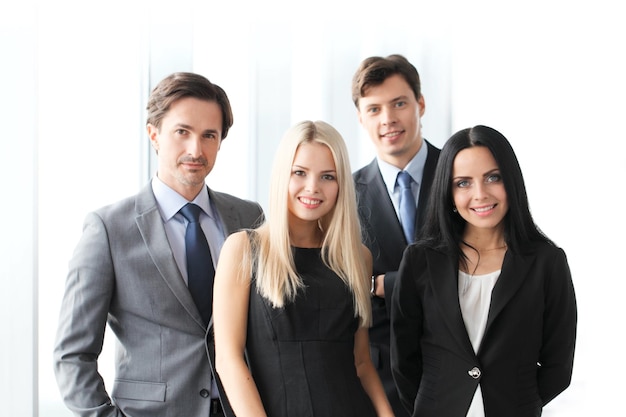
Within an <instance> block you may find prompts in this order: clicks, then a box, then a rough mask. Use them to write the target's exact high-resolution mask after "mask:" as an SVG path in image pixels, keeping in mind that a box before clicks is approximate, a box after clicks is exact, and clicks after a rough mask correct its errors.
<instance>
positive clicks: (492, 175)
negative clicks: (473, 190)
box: [486, 174, 502, 183]
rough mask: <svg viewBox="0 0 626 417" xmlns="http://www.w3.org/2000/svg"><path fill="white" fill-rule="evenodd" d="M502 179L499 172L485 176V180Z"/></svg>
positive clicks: (494, 180) (498, 180)
mask: <svg viewBox="0 0 626 417" xmlns="http://www.w3.org/2000/svg"><path fill="white" fill-rule="evenodd" d="M501 180H502V176H501V175H500V174H491V175H489V176H488V177H487V181H486V182H488V183H489V182H500V181H501Z"/></svg>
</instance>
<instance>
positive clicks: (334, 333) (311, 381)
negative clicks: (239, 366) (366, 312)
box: [247, 248, 376, 417]
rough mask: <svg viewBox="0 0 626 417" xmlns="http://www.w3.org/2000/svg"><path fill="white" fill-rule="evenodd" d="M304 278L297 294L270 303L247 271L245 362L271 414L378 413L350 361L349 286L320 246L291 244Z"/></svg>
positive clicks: (343, 416) (359, 416)
mask: <svg viewBox="0 0 626 417" xmlns="http://www.w3.org/2000/svg"><path fill="white" fill-rule="evenodd" d="M294 255H295V263H296V268H297V271H298V273H299V275H300V276H301V277H302V280H303V282H304V284H305V288H304V290H302V291H300V293H299V294H298V296H297V298H296V300H295V302H293V303H290V304H288V305H286V306H285V307H284V308H281V309H276V308H272V307H271V306H270V305H269V303H268V302H267V300H266V299H264V298H263V297H261V296H260V295H259V293H258V292H257V290H256V283H255V278H254V277H252V285H251V290H250V309H249V313H248V334H247V337H248V339H247V354H248V361H249V366H250V369H251V372H252V376H253V378H254V380H255V383H256V386H257V388H258V390H259V393H260V395H261V400H262V401H263V405H264V407H265V411H266V412H267V414H268V416H270V417H309V416H311V417H312V416H316V417H331V416H337V417H350V416H354V417H368V416H372V417H375V416H376V412H375V411H374V407H373V405H372V403H371V401H370V399H369V397H368V396H367V394H366V393H365V391H364V390H363V387H362V386H361V382H360V380H359V378H358V377H357V374H356V368H355V366H354V353H353V350H354V333H355V332H356V330H357V328H358V324H359V320H358V318H356V317H354V304H353V299H352V294H351V293H350V290H349V289H348V287H347V286H346V285H345V284H344V282H343V281H342V280H341V278H339V277H338V276H337V275H336V274H335V273H334V272H333V271H331V270H330V269H329V268H328V267H327V266H326V265H324V263H323V261H322V258H321V250H320V249H305V248H295V249H294Z"/></svg>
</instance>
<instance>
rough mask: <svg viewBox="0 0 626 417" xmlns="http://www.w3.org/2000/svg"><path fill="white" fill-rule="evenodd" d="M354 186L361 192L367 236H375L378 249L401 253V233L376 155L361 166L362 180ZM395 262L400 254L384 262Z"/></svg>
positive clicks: (368, 237)
mask: <svg viewBox="0 0 626 417" xmlns="http://www.w3.org/2000/svg"><path fill="white" fill-rule="evenodd" d="M357 187H358V189H359V192H358V194H359V196H360V201H359V211H360V212H361V213H362V214H363V215H362V218H363V219H364V223H365V224H364V227H365V228H366V230H368V231H370V232H369V236H367V239H370V240H374V237H376V239H377V240H378V242H377V244H376V245H375V246H377V247H378V248H379V249H380V250H381V252H385V253H386V254H393V256H394V258H395V257H397V256H399V255H398V254H400V255H401V254H402V251H403V250H404V247H405V246H406V244H405V243H404V242H405V238H404V233H403V232H402V226H401V225H400V221H399V220H398V215H397V214H396V211H395V209H394V208H393V203H392V202H391V198H390V197H389V193H388V192H387V188H386V186H385V183H384V181H383V178H382V176H381V175H380V170H379V169H378V164H377V162H376V160H375V159H374V160H373V161H372V162H371V163H370V164H369V165H368V166H367V167H366V168H365V169H364V172H363V177H362V180H358V181H357ZM399 242H402V243H399ZM372 243H374V242H372ZM368 246H370V245H368ZM373 246H374V245H373ZM373 255H374V256H376V254H373ZM381 255H382V254H381ZM385 256H387V255H385ZM398 263H399V258H398V259H397V260H396V259H393V260H388V261H387V262H386V264H392V265H393V264H398Z"/></svg>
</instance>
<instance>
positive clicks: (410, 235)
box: [398, 171, 415, 243]
mask: <svg viewBox="0 0 626 417" xmlns="http://www.w3.org/2000/svg"><path fill="white" fill-rule="evenodd" d="M412 181H413V178H411V175H409V173H408V172H406V171H400V172H399V173H398V185H399V186H400V223H402V230H404V237H405V238H406V241H407V243H412V242H413V239H415V197H413V191H411V182H412Z"/></svg>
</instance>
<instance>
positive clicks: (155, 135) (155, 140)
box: [146, 123, 159, 152]
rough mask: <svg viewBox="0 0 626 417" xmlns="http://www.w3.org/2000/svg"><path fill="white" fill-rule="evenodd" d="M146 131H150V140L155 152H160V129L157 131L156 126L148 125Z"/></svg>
mask: <svg viewBox="0 0 626 417" xmlns="http://www.w3.org/2000/svg"><path fill="white" fill-rule="evenodd" d="M146 130H147V131H148V138H150V143H151V144H152V147H153V148H154V150H155V151H157V152H159V129H157V128H156V127H155V126H154V125H152V124H150V123H148V124H147V125H146Z"/></svg>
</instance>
